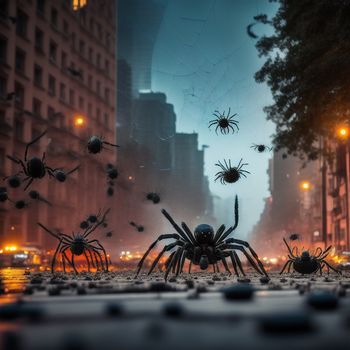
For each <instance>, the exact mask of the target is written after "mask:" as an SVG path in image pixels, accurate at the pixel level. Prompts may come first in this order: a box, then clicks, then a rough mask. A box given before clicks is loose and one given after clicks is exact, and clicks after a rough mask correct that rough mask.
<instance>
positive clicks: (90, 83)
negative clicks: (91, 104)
mask: <svg viewBox="0 0 350 350" xmlns="http://www.w3.org/2000/svg"><path fill="white" fill-rule="evenodd" d="M88 87H89V89H92V76H91V75H89V77H88Z"/></svg>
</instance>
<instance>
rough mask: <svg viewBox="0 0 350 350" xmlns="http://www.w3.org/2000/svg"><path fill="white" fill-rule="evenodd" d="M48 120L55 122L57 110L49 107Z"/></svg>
mask: <svg viewBox="0 0 350 350" xmlns="http://www.w3.org/2000/svg"><path fill="white" fill-rule="evenodd" d="M47 118H48V119H49V120H53V119H54V118H55V110H54V109H53V108H52V107H51V106H48V107H47Z"/></svg>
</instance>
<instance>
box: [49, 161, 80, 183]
mask: <svg viewBox="0 0 350 350" xmlns="http://www.w3.org/2000/svg"><path fill="white" fill-rule="evenodd" d="M79 168H80V165H78V166H76V167H75V168H74V169H72V170H70V171H68V172H65V171H64V170H63V169H62V168H57V169H52V170H53V173H52V174H50V175H52V176H54V177H55V179H56V180H57V181H59V182H65V181H66V180H67V176H68V175H70V174H72V173H74V172H75V171H77V170H78V169H79Z"/></svg>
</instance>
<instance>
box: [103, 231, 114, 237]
mask: <svg viewBox="0 0 350 350" xmlns="http://www.w3.org/2000/svg"><path fill="white" fill-rule="evenodd" d="M105 235H106V237H108V238H110V237H112V235H113V232H112V231H108V232H106V233H105Z"/></svg>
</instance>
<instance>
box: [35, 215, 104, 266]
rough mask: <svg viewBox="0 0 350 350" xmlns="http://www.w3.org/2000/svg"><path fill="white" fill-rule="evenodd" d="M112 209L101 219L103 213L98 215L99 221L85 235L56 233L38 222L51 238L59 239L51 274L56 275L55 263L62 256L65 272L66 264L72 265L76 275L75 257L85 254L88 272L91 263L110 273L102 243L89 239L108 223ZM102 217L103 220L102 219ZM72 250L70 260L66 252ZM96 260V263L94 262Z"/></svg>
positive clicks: (86, 229) (89, 227) (91, 225)
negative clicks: (107, 217)
mask: <svg viewBox="0 0 350 350" xmlns="http://www.w3.org/2000/svg"><path fill="white" fill-rule="evenodd" d="M109 211H110V209H107V210H106V211H105V213H104V214H103V215H102V217H101V213H99V214H98V215H97V218H98V219H97V221H96V222H95V223H92V224H89V225H88V226H87V227H86V228H85V230H84V232H83V233H80V232H78V233H74V232H73V233H72V235H71V236H69V235H67V234H64V233H54V232H52V231H51V230H49V229H48V228H46V227H45V226H44V225H43V224H41V223H40V222H38V225H39V226H40V227H41V228H42V229H44V230H45V231H46V232H48V233H49V234H50V235H51V236H53V237H55V238H57V239H58V241H59V243H58V246H57V248H56V251H55V253H54V256H53V258H52V262H51V272H52V273H54V270H55V263H56V257H57V254H60V255H61V259H62V265H63V271H64V272H66V262H67V263H68V265H70V266H71V267H72V268H73V270H74V272H75V273H78V271H77V269H76V267H75V263H74V257H75V256H80V255H82V254H84V256H85V259H86V261H87V265H88V271H90V262H91V265H92V266H93V267H94V268H95V267H96V268H97V270H99V267H100V266H101V268H102V270H104V271H108V259H107V254H106V251H105V249H104V248H103V246H102V245H101V243H100V242H99V241H98V240H97V239H92V240H89V239H88V237H89V235H90V234H91V233H93V232H94V231H95V230H96V229H97V228H98V227H99V226H101V225H103V224H104V223H105V221H106V216H107V214H108V213H109ZM100 217H101V219H100ZM68 249H69V250H70V252H71V260H69V258H68V256H67V253H66V251H67V250H68ZM100 251H102V252H103V257H104V260H105V263H104V262H103V259H102V255H101V253H100ZM94 259H95V261H94Z"/></svg>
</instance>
